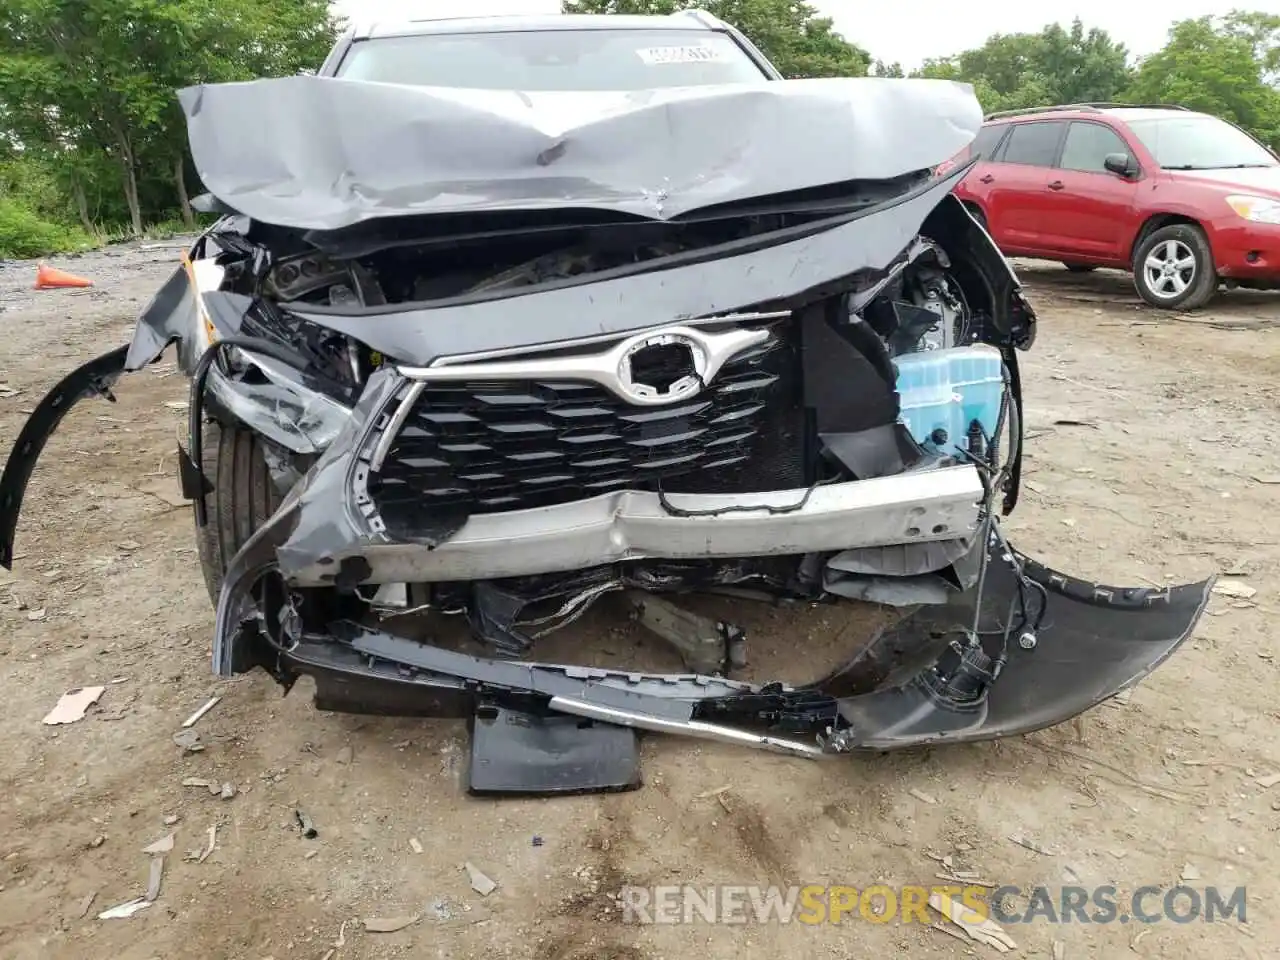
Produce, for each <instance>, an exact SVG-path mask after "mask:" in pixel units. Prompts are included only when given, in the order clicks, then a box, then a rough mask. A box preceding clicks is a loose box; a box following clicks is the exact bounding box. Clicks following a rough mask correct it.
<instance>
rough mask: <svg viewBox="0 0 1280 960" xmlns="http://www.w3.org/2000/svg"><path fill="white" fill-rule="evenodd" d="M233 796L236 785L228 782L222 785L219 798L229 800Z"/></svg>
mask: <svg viewBox="0 0 1280 960" xmlns="http://www.w3.org/2000/svg"><path fill="white" fill-rule="evenodd" d="M235 795H236V785H235V784H234V783H231V782H229V781H228V782H227V783H224V784H223V785H222V789H221V790H220V791H219V796H221V797H222V799H223V800H230V799H231V798H232V797H234V796H235Z"/></svg>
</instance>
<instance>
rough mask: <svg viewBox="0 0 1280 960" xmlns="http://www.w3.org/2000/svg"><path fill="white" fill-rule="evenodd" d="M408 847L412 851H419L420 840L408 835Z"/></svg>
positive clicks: (420, 848)
mask: <svg viewBox="0 0 1280 960" xmlns="http://www.w3.org/2000/svg"><path fill="white" fill-rule="evenodd" d="M409 849H411V850H412V851H413V852H414V853H421V852H422V841H420V840H419V839H418V838H417V837H410V838H409Z"/></svg>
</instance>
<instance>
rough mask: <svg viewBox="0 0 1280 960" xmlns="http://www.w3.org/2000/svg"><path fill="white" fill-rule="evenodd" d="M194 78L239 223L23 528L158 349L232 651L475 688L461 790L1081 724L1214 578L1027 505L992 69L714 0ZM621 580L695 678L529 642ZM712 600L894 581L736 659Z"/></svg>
mask: <svg viewBox="0 0 1280 960" xmlns="http://www.w3.org/2000/svg"><path fill="white" fill-rule="evenodd" d="M180 99H181V102H182V106H183V108H184V110H185V112H186V116H187V120H188V127H189V134H190V143H191V149H192V152H193V155H194V158H195V162H196V165H197V167H198V170H199V172H200V175H201V177H202V179H203V181H204V183H205V185H206V187H207V189H208V190H209V195H208V198H207V200H206V204H207V205H208V207H209V208H210V209H213V210H214V211H215V212H219V213H221V214H222V217H221V219H220V220H219V221H218V222H217V223H216V224H215V225H214V226H213V227H212V228H211V229H209V230H208V231H207V232H206V233H205V234H204V235H203V236H201V237H200V238H199V239H198V240H197V241H196V242H195V244H194V245H193V246H192V248H191V249H190V251H189V253H188V254H187V255H186V256H185V257H184V259H183V262H182V264H181V265H180V266H179V267H178V268H177V269H175V271H174V273H173V275H172V277H171V278H170V279H169V281H168V282H167V283H166V284H165V285H164V286H163V288H162V289H161V290H160V291H159V292H158V293H157V295H156V297H155V299H154V300H153V302H152V303H151V304H150V305H149V306H148V307H147V308H146V309H145V310H144V311H143V313H142V315H141V317H140V319H139V321H138V324H137V328H136V331H135V333H134V337H133V340H132V343H130V344H128V345H125V346H121V347H119V348H118V349H115V350H113V351H111V352H110V353H107V354H105V355H103V356H102V357H100V358H98V359H97V360H94V361H92V362H91V363H89V364H87V365H85V366H84V367H82V368H81V369H80V370H77V371H76V372H74V373H72V374H71V375H70V376H68V377H67V378H66V379H65V380H64V381H63V382H62V383H60V384H59V385H58V386H57V387H56V388H55V389H54V390H53V392H52V393H51V394H50V395H49V397H48V398H47V399H46V400H45V401H44V402H43V403H42V404H41V405H40V406H39V408H38V409H37V410H36V411H35V413H34V414H33V416H32V417H31V418H30V420H29V422H28V423H27V424H26V426H25V428H24V429H23V431H22V433H21V435H20V436H19V438H18V442H17V445H16V448H15V449H14V451H13V453H12V454H11V455H10V458H9V461H8V465H7V467H6V469H5V472H4V475H3V480H2V481H0V562H2V563H4V564H5V565H6V566H8V565H9V564H10V562H11V560H12V557H13V553H12V548H13V539H14V532H15V529H16V526H17V520H18V511H19V508H20V504H21V500H22V495H23V492H24V490H25V487H26V484H27V481H28V480H29V478H30V476H31V473H32V471H33V469H34V467H35V464H36V458H37V457H38V455H39V453H40V450H41V448H42V446H43V445H44V442H45V440H46V438H47V437H48V436H49V434H50V433H51V432H52V431H53V430H54V429H55V427H56V426H57V424H58V422H59V420H60V419H61V418H62V417H63V416H64V415H65V414H66V413H67V411H68V410H69V409H70V408H71V406H72V405H73V404H74V403H75V402H76V401H77V400H78V399H81V398H85V397H92V396H106V397H108V398H110V396H111V394H110V391H111V389H112V388H113V387H114V385H115V382H116V381H117V379H118V378H119V377H120V376H121V374H122V373H124V372H125V371H136V370H139V369H141V368H143V367H145V366H146V365H148V364H150V363H153V362H155V361H156V360H157V359H158V358H159V357H160V356H161V355H162V353H163V352H164V351H165V350H166V348H167V347H169V346H170V345H173V344H176V348H177V353H178V358H179V363H180V365H181V368H182V369H183V370H184V371H185V373H186V374H187V375H188V377H189V378H190V381H191V403H190V423H189V437H188V442H187V443H186V445H185V448H184V449H183V450H181V451H180V462H181V480H182V483H183V489H184V491H185V493H186V495H187V496H188V497H189V498H190V499H191V500H192V501H193V502H194V514H195V520H196V532H197V537H198V541H199V545H200V557H201V561H202V563H203V565H204V569H205V574H206V577H207V580H208V584H209V588H210V592H211V595H212V596H213V598H214V600H215V602H216V605H217V619H216V627H215V640H214V646H213V649H214V656H213V669H214V671H215V672H216V673H218V674H220V675H223V676H228V675H231V674H236V673H240V672H244V671H247V670H250V669H252V668H254V667H263V668H265V669H266V670H268V671H270V672H271V673H272V674H273V675H274V676H275V677H276V678H277V679H278V680H279V681H280V682H281V683H282V684H283V685H284V686H285V687H286V688H288V687H289V686H291V685H292V684H293V683H294V681H295V680H296V679H297V678H298V677H299V676H300V675H310V676H312V677H313V678H314V680H315V683H316V698H317V703H318V704H319V705H320V706H321V707H323V708H325V709H333V710H347V711H363V712H376V713H395V714H405V715H421V716H437V717H464V718H468V719H471V720H472V721H473V728H472V729H473V738H472V740H473V747H472V749H473V761H474V762H473V764H472V780H471V787H472V789H474V790H476V791H480V792H489V791H493V792H502V791H509V790H520V791H542V790H570V789H604V788H620V787H626V786H630V785H634V784H636V783H638V780H639V777H638V772H637V762H638V761H637V751H636V736H637V735H636V731H637V730H649V731H660V732H667V733H677V734H687V735H692V736H699V737H708V738H713V739H720V740H727V741H730V742H736V743H742V744H747V745H754V746H759V747H764V748H768V749H775V750H781V751H786V752H790V753H795V754H800V755H806V756H819V755H824V754H835V753H842V752H848V751H852V750H858V749H866V748H873V749H889V748H895V747H906V746H911V745H916V744H921V743H928V742H937V741H967V740H976V739H983V738H991V737H1000V736H1006V735H1010V734H1016V733H1021V732H1025V731H1029V730H1033V729H1036V728H1039V727H1043V726H1047V725H1050V724H1054V723H1057V722H1061V721H1063V720H1065V719H1068V718H1070V717H1072V716H1075V715H1076V714H1078V713H1080V712H1081V711H1083V710H1086V709H1088V708H1089V707H1091V706H1093V705H1094V704H1097V703H1098V702H1100V701H1101V700H1103V699H1105V698H1107V697H1109V696H1111V695H1113V694H1115V693H1116V692H1118V691H1120V690H1122V689H1123V688H1125V687H1126V686H1128V685H1130V684H1133V683H1135V682H1137V681H1138V680H1139V679H1140V678H1141V677H1143V676H1145V675H1146V674H1147V673H1148V672H1149V671H1151V670H1152V669H1154V668H1155V667H1156V666H1157V665H1158V664H1160V663H1161V662H1162V661H1163V660H1164V659H1165V658H1166V657H1168V656H1169V655H1170V654H1171V653H1172V652H1173V651H1174V650H1175V649H1176V648H1177V647H1178V645H1179V644H1181V643H1182V642H1183V641H1184V640H1185V639H1186V638H1187V636H1188V634H1189V633H1190V632H1191V630H1192V629H1193V627H1194V625H1195V623H1196V621H1197V619H1198V618H1199V616H1200V614H1201V612H1202V610H1203V608H1204V604H1205V602H1206V598H1207V596H1208V592H1209V587H1210V583H1209V582H1204V583H1198V584H1194V585H1188V586H1182V587H1175V588H1172V589H1168V590H1154V589H1148V588H1145V587H1137V588H1117V587H1104V586H1099V585H1096V584H1093V583H1088V582H1084V581H1081V580H1077V579H1073V578H1072V577H1069V576H1066V575H1064V574H1061V573H1057V572H1054V571H1052V570H1049V569H1047V568H1045V567H1044V566H1041V565H1040V564H1038V563H1036V562H1034V561H1032V560H1030V559H1028V558H1027V557H1026V556H1024V555H1023V554H1021V553H1019V552H1018V551H1017V550H1015V549H1014V548H1012V547H1011V546H1010V545H1009V544H1008V543H1007V542H1006V541H1005V539H1004V537H1003V535H1002V533H1001V528H1000V523H999V519H1000V517H1001V516H1002V515H1004V514H1007V513H1008V512H1009V511H1010V510H1012V509H1013V508H1014V505H1015V503H1016V501H1017V496H1018V483H1019V464H1020V460H1021V452H1022V416H1021V411H1022V399H1021V386H1020V380H1019V372H1018V359H1017V356H1018V351H1019V350H1025V349H1027V348H1028V347H1030V346H1031V344H1032V340H1033V338H1034V333H1035V317H1034V314H1033V311H1032V310H1031V308H1030V307H1029V306H1028V304H1027V303H1026V301H1025V300H1024V299H1023V297H1022V296H1021V294H1020V292H1019V286H1018V282H1017V279H1016V277H1015V275H1014V274H1013V272H1012V271H1011V269H1010V268H1009V266H1008V265H1007V264H1006V262H1005V260H1004V258H1003V257H1002V256H1001V255H1000V253H999V251H998V250H997V249H996V247H995V246H994V245H993V244H992V242H991V239H990V238H989V237H988V235H987V234H986V232H985V231H984V230H983V229H982V228H981V227H979V226H978V225H977V224H976V223H975V221H974V220H973V218H972V217H970V215H969V214H968V213H967V212H966V211H965V209H964V207H963V206H962V205H961V203H960V202H959V201H958V200H957V199H956V198H955V197H954V196H952V188H953V187H954V186H955V185H956V184H957V183H958V182H959V181H960V180H961V179H962V178H963V177H964V175H965V174H966V172H967V170H968V168H967V167H966V168H961V169H958V170H956V171H954V172H952V173H951V174H949V175H944V176H942V177H938V178H934V177H933V176H932V175H931V171H932V170H933V168H934V167H935V166H937V165H938V164H940V163H942V162H943V161H944V160H946V159H947V158H949V157H952V156H954V155H955V154H956V153H957V152H958V151H960V150H961V148H963V147H964V146H965V145H966V144H968V143H969V142H970V141H971V140H972V139H973V138H974V136H975V135H976V134H977V132H978V130H979V128H980V126H981V123H982V115H981V111H980V109H979V106H978V103H977V101H976V100H975V98H974V96H973V94H972V91H971V90H970V89H969V88H968V86H966V85H962V84H955V83H950V82H945V81H927V80H888V79H829V80H784V79H781V78H780V76H779V75H778V73H777V71H776V70H774V69H773V68H772V67H771V66H770V65H769V64H768V63H767V61H766V60H765V59H764V58H763V57H762V56H761V54H760V53H759V51H758V50H756V49H755V48H754V47H753V46H751V44H750V43H749V42H748V41H747V40H746V39H745V38H744V37H743V36H742V35H741V34H740V33H738V32H737V31H735V30H734V29H732V28H731V27H729V26H727V25H725V24H723V23H721V22H719V21H717V20H715V19H713V18H711V17H709V16H707V15H706V14H701V13H695V14H680V15H675V16H671V17H622V16H614V17H571V16H562V17H553V18H543V19H518V18H517V19H513V18H500V19H488V20H457V21H437V22H428V23H419V24H412V25H409V26H407V27H404V28H397V29H375V30H371V31H364V32H360V33H356V32H349V33H348V34H347V35H346V36H344V37H343V38H342V40H341V41H340V42H339V44H338V46H337V47H336V48H335V50H334V52H333V54H332V55H331V56H330V58H329V59H328V60H327V61H326V63H325V65H324V67H323V68H322V69H321V71H320V75H319V76H308V77H291V78H285V79H273V80H261V81H255V82H252V83H235V84H220V85H210V86H203V87H196V88H191V89H186V90H183V91H181V92H180ZM615 591H618V592H623V593H624V594H625V596H626V598H627V602H629V603H631V604H632V609H633V611H634V612H635V614H636V615H637V616H638V617H639V618H640V620H641V622H642V623H644V624H646V625H647V626H649V627H651V628H652V629H653V630H654V631H655V632H657V633H658V634H660V635H661V636H663V637H664V638H665V639H667V640H669V641H670V642H671V643H672V644H674V645H675V647H676V648H677V649H678V650H679V651H680V653H681V654H682V656H683V658H684V662H685V664H686V670H687V672H685V673H681V674H663V675H653V674H647V673H642V672H631V671H628V670H626V669H618V670H612V669H596V668H587V667H584V666H575V665H572V664H569V665H565V664H553V663H544V662H540V661H539V660H538V658H537V653H538V638H540V637H542V636H545V635H546V634H547V633H549V632H550V631H552V630H554V629H556V628H557V627H559V626H562V625H564V624H566V623H568V622H570V621H572V620H573V619H575V618H576V617H577V616H578V615H579V614H580V613H581V612H582V611H584V610H585V609H586V608H587V607H588V606H589V605H590V604H592V603H593V601H595V600H596V599H597V598H599V597H601V596H603V595H605V594H608V593H612V592H615ZM691 593H730V594H732V595H734V596H738V597H751V598H756V599H759V600H761V601H762V602H769V601H778V600H788V601H793V602H799V603H802V604H844V603H849V602H853V601H869V602H873V603H878V604H881V605H884V606H886V607H888V608H890V609H891V610H892V611H893V616H892V618H891V621H892V622H891V624H890V625H889V626H888V627H886V628H884V629H882V630H880V631H878V632H876V633H874V634H873V635H870V636H866V637H861V638H857V640H856V642H854V643H852V645H851V648H850V649H849V650H848V651H847V656H846V661H847V662H846V665H845V666H843V667H842V668H841V669H838V670H837V671H835V672H834V673H833V674H832V675H830V676H827V677H825V678H824V679H820V680H817V681H815V682H813V683H811V684H809V685H804V686H791V685H787V684H783V683H765V684H759V683H748V682H746V681H745V680H743V679H741V676H742V674H741V672H740V671H741V668H742V666H743V664H744V663H745V661H746V658H747V657H749V655H750V648H749V644H750V638H749V637H746V636H745V635H744V634H743V632H742V631H741V630H739V629H737V628H735V627H734V626H733V625H731V624H727V623H723V622H717V621H715V620H711V619H707V618H705V617H703V616H701V615H698V614H694V613H691V612H690V611H689V610H688V609H687V608H686V607H682V606H678V605H676V604H675V603H674V602H673V600H672V598H673V597H678V596H680V595H687V594H691ZM784 609H787V608H786V607H784ZM791 609H794V606H792V607H791ZM409 613H413V614H415V615H416V617H417V618H418V619H419V620H422V619H423V618H425V622H426V623H427V624H428V625H430V624H431V623H432V622H433V620H438V619H439V618H444V617H449V616H454V617H458V618H464V620H465V623H466V624H467V625H468V627H469V631H470V636H471V638H472V639H473V640H474V641H477V642H478V643H479V644H481V645H482V646H483V648H484V650H485V652H486V653H487V656H476V655H472V654H469V653H464V652H461V651H460V650H458V649H456V648H455V647H450V646H447V645H445V644H443V643H431V642H426V641H423V640H422V639H421V635H422V633H423V631H417V632H414V631H411V630H410V629H409V628H408V627H407V626H405V625H406V624H408V623H409V622H410V621H411V620H413V619H414V617H410V616H406V615H405V614H409ZM426 632H427V634H428V635H430V633H431V631H430V630H428V631H426ZM797 653H798V654H799V655H800V656H803V651H802V650H801V651H797ZM735 675H736V676H735Z"/></svg>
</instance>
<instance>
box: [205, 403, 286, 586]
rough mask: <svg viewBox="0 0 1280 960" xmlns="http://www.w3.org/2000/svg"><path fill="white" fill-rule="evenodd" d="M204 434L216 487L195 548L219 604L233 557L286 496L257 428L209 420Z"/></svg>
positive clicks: (209, 474) (209, 472)
mask: <svg viewBox="0 0 1280 960" xmlns="http://www.w3.org/2000/svg"><path fill="white" fill-rule="evenodd" d="M203 440H204V443H203V447H204V450H203V461H204V462H203V464H202V466H203V469H204V475H205V477H206V479H208V481H209V482H210V483H211V484H212V485H213V492H211V493H210V494H209V495H208V496H207V497H206V498H205V505H206V507H207V510H208V514H207V521H208V522H207V523H206V524H205V525H204V526H203V527H200V526H197V527H196V551H197V552H198V553H199V555H200V567H201V569H202V571H203V572H204V582H205V585H206V586H207V587H208V588H209V598H210V599H211V600H212V601H213V604H214V606H215V607H216V606H217V605H218V594H219V593H220V592H221V590H222V580H223V577H224V576H225V575H226V572H227V565H228V564H229V563H230V562H231V558H232V557H234V556H235V555H236V554H237V553H238V552H239V551H240V548H241V547H243V546H244V545H245V544H246V543H247V542H248V541H249V538H250V537H252V536H253V534H254V532H255V531H256V530H257V529H258V528H259V527H261V526H262V525H263V524H264V523H266V522H267V520H268V518H270V516H271V515H272V514H273V513H275V512H276V510H277V509H278V508H279V506H280V502H281V500H282V498H281V496H280V495H279V494H278V493H277V492H276V488H275V484H274V483H273V482H272V480H271V471H270V470H269V469H268V467H267V460H266V456H265V455H264V454H263V449H262V439H261V438H260V437H259V436H258V435H257V434H255V433H253V432H252V431H251V430H246V429H245V428H244V427H241V426H238V425H236V426H225V425H222V424H219V423H216V422H214V423H206V424H205V426H204V437H203Z"/></svg>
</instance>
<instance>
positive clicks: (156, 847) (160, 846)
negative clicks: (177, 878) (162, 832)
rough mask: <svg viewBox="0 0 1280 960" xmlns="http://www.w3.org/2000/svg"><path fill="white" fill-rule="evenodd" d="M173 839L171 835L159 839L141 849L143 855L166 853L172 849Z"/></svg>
mask: <svg viewBox="0 0 1280 960" xmlns="http://www.w3.org/2000/svg"><path fill="white" fill-rule="evenodd" d="M173 837H174V835H173V834H172V833H171V834H169V835H168V836H167V837H161V838H160V839H159V840H157V841H156V842H155V843H151V844H148V845H147V846H145V847H143V848H142V852H143V853H168V852H169V851H170V850H172V849H173Z"/></svg>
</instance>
